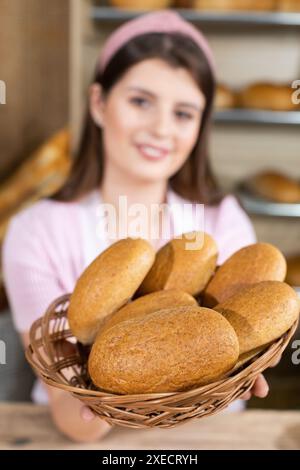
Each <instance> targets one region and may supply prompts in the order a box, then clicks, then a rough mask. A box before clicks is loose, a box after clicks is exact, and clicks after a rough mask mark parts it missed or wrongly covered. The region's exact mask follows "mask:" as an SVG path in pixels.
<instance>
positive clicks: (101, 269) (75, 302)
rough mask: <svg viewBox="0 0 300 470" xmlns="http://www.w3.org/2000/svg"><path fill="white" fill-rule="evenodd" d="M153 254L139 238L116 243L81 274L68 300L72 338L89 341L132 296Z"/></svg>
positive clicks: (144, 241)
mask: <svg viewBox="0 0 300 470" xmlns="http://www.w3.org/2000/svg"><path fill="white" fill-rule="evenodd" d="M154 257H155V252H154V249H153V248H152V246H151V245H150V244H149V243H148V242H147V241H146V240H143V239H132V238H126V239H123V240H119V241H118V242H116V243H114V244H113V245H111V246H110V247H109V248H108V249H107V250H105V251H104V252H102V253H101V254H100V255H99V256H98V257H97V258H96V259H95V260H94V261H93V262H92V263H91V264H90V265H89V266H88V267H87V269H86V270H85V271H84V272H83V274H82V275H81V276H80V278H79V280H78V281H77V283H76V286H75V289H74V292H73V294H72V295H71V299H70V306H69V309H68V319H69V324H70V328H71V330H72V333H73V334H74V336H76V337H77V339H78V340H79V341H80V342H81V343H83V344H90V343H92V342H93V340H94V338H95V336H96V334H97V332H98V329H99V327H100V325H101V323H102V322H103V321H104V318H105V317H106V316H107V315H110V314H111V313H113V312H114V311H115V310H118V309H119V308H121V307H122V306H123V305H124V304H125V303H126V302H128V300H129V299H130V298H131V297H132V295H133V294H134V292H135V291H136V290H137V288H138V287H139V285H140V283H141V282H142V280H143V279H144V277H145V276H146V274H147V272H148V271H149V269H150V268H151V266H152V264H153V262H154Z"/></svg>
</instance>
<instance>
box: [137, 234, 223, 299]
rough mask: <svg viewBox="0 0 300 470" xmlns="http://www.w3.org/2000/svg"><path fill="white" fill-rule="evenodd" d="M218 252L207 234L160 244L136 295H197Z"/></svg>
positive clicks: (184, 237)
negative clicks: (173, 291) (168, 291)
mask: <svg viewBox="0 0 300 470" xmlns="http://www.w3.org/2000/svg"><path fill="white" fill-rule="evenodd" d="M217 256H218V249H217V245H216V243H215V241H214V240H213V239H212V237H210V236H209V235H208V234H207V233H204V232H189V233H186V234H183V235H182V236H181V238H175V239H173V240H171V241H170V242H168V243H167V244H166V245H164V246H163V247H162V248H161V249H160V250H159V251H158V252H157V255H156V257H155V262H154V264H153V266H152V268H151V270H150V271H149V273H148V274H147V276H146V277H145V279H144V281H143V283H142V285H141V287H140V289H139V291H138V292H139V294H140V295H145V294H149V293H151V292H155V291H158V290H162V289H180V290H183V291H185V292H188V293H189V294H191V295H197V294H199V293H200V292H201V291H202V290H203V289H204V288H205V286H206V284H207V283H208V281H209V279H210V278H211V276H212V275H213V273H214V270H215V268H216V262H217Z"/></svg>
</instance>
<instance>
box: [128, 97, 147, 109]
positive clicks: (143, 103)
mask: <svg viewBox="0 0 300 470" xmlns="http://www.w3.org/2000/svg"><path fill="white" fill-rule="evenodd" d="M129 101H130V103H132V104H134V105H135V106H138V107H139V108H147V107H148V106H149V105H150V102H149V100H147V99H146V98H142V97H141V96H133V97H132V98H130V100H129Z"/></svg>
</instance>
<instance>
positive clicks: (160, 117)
mask: <svg viewBox="0 0 300 470" xmlns="http://www.w3.org/2000/svg"><path fill="white" fill-rule="evenodd" d="M173 125H174V123H173V117H172V112H171V111H170V110H169V109H167V108H160V109H158V110H157V112H156V113H155V114H154V116H153V119H152V123H151V130H152V133H153V135H154V136H155V137H160V138H163V137H170V136H171V135H172V131H173Z"/></svg>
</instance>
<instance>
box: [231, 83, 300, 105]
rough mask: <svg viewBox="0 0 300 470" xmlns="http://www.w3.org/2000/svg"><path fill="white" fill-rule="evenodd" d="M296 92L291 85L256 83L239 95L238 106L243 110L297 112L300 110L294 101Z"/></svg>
mask: <svg viewBox="0 0 300 470" xmlns="http://www.w3.org/2000/svg"><path fill="white" fill-rule="evenodd" d="M293 92H294V90H293V89H292V88H291V86H290V85H285V84H283V85H280V84H274V83H264V82H261V83H254V84H252V85H249V86H248V87H246V88H244V89H243V90H241V91H240V92H239V93H238V97H237V99H238V104H239V106H240V107H242V108H249V109H265V110H270V111H295V110H297V109H299V105H296V104H294V103H293V101H292V94H293Z"/></svg>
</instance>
